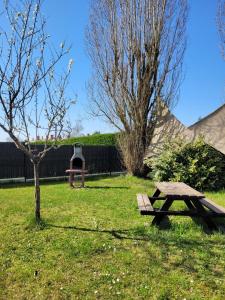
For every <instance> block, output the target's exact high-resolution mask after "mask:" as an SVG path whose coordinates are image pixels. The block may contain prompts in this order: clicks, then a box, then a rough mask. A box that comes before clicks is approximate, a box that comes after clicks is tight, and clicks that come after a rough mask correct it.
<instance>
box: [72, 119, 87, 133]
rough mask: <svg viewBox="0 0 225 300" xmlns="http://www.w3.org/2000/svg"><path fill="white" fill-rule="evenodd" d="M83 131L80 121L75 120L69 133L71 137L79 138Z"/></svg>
mask: <svg viewBox="0 0 225 300" xmlns="http://www.w3.org/2000/svg"><path fill="white" fill-rule="evenodd" d="M83 130H84V127H83V125H82V121H81V120H76V122H75V124H74V126H73V128H72V131H71V137H79V136H81V135H82V131H83Z"/></svg>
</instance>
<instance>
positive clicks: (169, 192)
mask: <svg viewBox="0 0 225 300" xmlns="http://www.w3.org/2000/svg"><path fill="white" fill-rule="evenodd" d="M155 185H156V191H155V192H154V194H153V196H151V197H148V195H146V194H137V201H138V207H139V210H140V213H141V214H142V215H154V216H155V217H154V219H153V221H152V224H156V225H158V224H159V223H160V222H161V221H162V219H163V218H164V217H165V216H168V215H180V216H190V217H193V216H197V217H201V218H202V219H203V220H204V221H205V223H206V224H207V225H208V227H209V228H210V229H218V228H217V226H216V224H215V222H214V220H213V219H212V217H225V208H224V207H222V206H220V205H217V204H216V203H214V202H213V201H212V200H209V199H206V198H205V195H204V194H203V193H200V192H198V191H196V190H195V189H193V188H192V187H190V186H189V185H187V184H185V183H183V182H158V183H156V184H155ZM161 194H162V195H161ZM158 200H163V201H164V202H163V204H162V206H161V208H159V209H157V208H155V207H154V206H153V205H154V203H155V202H156V201H158ZM174 201H183V202H184V203H185V204H186V206H187V210H169V208H170V207H171V205H172V204H173V202H174Z"/></svg>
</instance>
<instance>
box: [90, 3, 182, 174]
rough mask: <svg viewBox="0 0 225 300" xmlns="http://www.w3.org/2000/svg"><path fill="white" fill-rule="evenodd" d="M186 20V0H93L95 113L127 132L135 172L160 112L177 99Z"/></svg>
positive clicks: (123, 143)
mask: <svg viewBox="0 0 225 300" xmlns="http://www.w3.org/2000/svg"><path fill="white" fill-rule="evenodd" d="M186 20H187V3H186V0H93V1H92V4H91V12H90V20H89V26H88V29H87V46H88V53H89V56H90V58H91V61H92V64H93V68H94V74H93V75H94V76H93V79H92V80H91V81H90V84H89V92H90V93H91V99H92V101H93V102H92V103H93V104H94V105H93V107H94V111H95V113H97V114H98V115H101V116H103V117H105V118H106V119H107V120H108V121H109V122H110V123H112V124H113V125H114V126H115V127H116V128H117V129H118V130H119V131H120V132H121V134H120V137H119V145H120V148H121V151H122V156H123V159H124V163H125V166H126V167H127V170H128V172H130V173H132V174H135V175H141V174H143V172H144V164H143V158H144V156H145V153H146V151H147V149H148V147H149V144H150V143H151V139H152V136H153V132H154V127H155V124H156V122H157V118H158V115H159V112H160V110H161V108H162V107H164V104H166V106H167V107H170V106H171V105H172V103H173V102H174V101H175V99H176V96H177V91H178V87H179V83H180V78H181V77H180V75H181V69H182V60H183V56H184V51H185V46H186V37H185V33H186ZM162 103H163V105H161V104H162Z"/></svg>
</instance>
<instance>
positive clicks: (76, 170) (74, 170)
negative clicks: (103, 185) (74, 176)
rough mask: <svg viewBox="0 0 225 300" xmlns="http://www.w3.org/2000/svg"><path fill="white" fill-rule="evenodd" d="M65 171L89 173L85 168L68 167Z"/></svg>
mask: <svg viewBox="0 0 225 300" xmlns="http://www.w3.org/2000/svg"><path fill="white" fill-rule="evenodd" d="M65 172H66V173H88V170H83V169H68V170H66V171H65Z"/></svg>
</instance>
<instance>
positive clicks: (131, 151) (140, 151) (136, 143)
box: [118, 131, 149, 177]
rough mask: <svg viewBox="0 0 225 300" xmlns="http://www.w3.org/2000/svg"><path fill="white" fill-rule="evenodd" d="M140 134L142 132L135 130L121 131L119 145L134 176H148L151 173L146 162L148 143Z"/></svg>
mask: <svg viewBox="0 0 225 300" xmlns="http://www.w3.org/2000/svg"><path fill="white" fill-rule="evenodd" d="M140 136H141V132H135V131H132V132H131V133H126V132H124V133H120V134H119V136H118V145H119V147H120V151H121V155H122V159H123V164H124V166H125V167H126V169H127V172H128V173H129V174H131V175H134V176H138V177H146V176H147V174H148V173H149V168H148V167H147V166H145V164H144V158H145V152H146V151H145V149H146V145H145V144H144V143H143V139H142V137H141V138H140Z"/></svg>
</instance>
